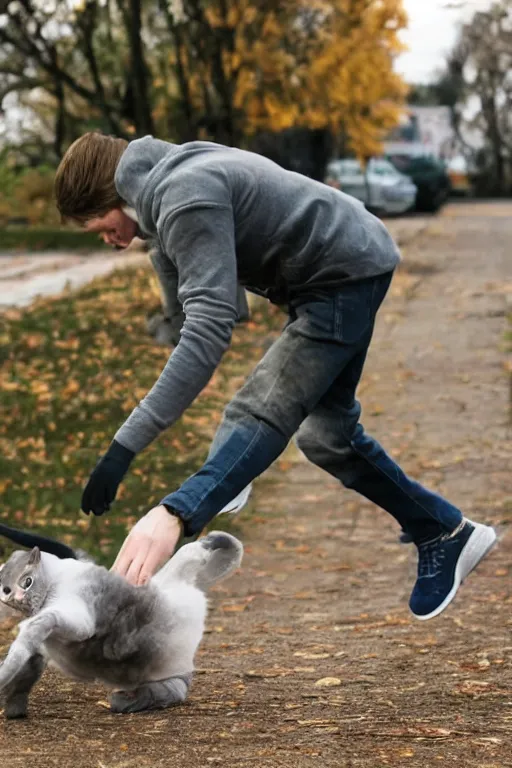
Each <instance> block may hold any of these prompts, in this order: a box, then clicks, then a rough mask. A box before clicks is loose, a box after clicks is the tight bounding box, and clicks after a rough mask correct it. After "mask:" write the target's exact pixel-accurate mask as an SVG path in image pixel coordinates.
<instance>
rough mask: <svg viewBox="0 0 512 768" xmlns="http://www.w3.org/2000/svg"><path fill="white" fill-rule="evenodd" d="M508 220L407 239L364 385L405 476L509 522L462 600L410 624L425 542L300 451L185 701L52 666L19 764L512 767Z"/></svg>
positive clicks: (259, 524) (292, 457)
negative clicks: (134, 694) (131, 702)
mask: <svg viewBox="0 0 512 768" xmlns="http://www.w3.org/2000/svg"><path fill="white" fill-rule="evenodd" d="M511 221H512V206H485V205H478V206H469V205H464V206H454V207H451V208H449V209H447V212H446V214H445V216H444V217H442V218H440V219H434V220H432V223H431V224H430V225H429V227H428V229H427V230H426V231H425V232H424V233H423V234H422V235H420V236H419V238H417V239H416V240H415V241H414V244H411V245H409V246H408V247H407V249H406V253H405V262H404V269H403V270H402V272H401V274H400V275H398V276H397V278H396V280H395V283H394V286H393V290H392V294H391V295H390V296H389V297H388V299H387V300H386V303H385V305H384V307H383V309H382V312H381V315H380V322H379V326H378V329H377V332H376V338H375V341H374V345H373V347H372V352H371V355H370V358H369V362H368V366H367V372H366V377H365V379H364V381H363V383H362V385H361V390H360V392H361V399H362V401H363V405H364V423H365V426H366V427H367V429H368V430H369V431H371V432H372V433H373V434H375V436H376V437H377V438H379V439H381V440H382V442H383V443H384V444H385V445H386V447H387V448H388V449H389V450H391V451H392V452H393V454H394V455H395V456H397V457H399V460H400V462H401V463H402V465H403V466H404V468H406V469H407V470H408V471H409V472H410V473H411V474H413V475H414V476H415V477H417V478H418V479H420V480H421V481H423V482H424V483H426V484H428V485H429V486H431V487H434V488H436V489H438V490H439V491H440V492H442V493H444V494H446V495H447V496H448V497H449V498H451V499H452V500H453V501H455V502H456V503H458V504H459V505H460V506H461V507H462V508H463V510H464V512H465V513H466V514H467V515H468V516H470V517H474V518H476V519H478V520H480V521H492V522H493V523H495V524H497V525H498V526H499V530H500V538H501V540H500V543H499V546H498V547H497V549H496V550H495V551H494V553H493V554H492V556H490V557H489V558H488V559H487V560H486V561H485V562H484V563H483V564H482V565H481V566H480V568H479V569H478V572H477V573H476V574H473V576H472V577H471V578H470V579H469V580H468V583H467V584H466V585H465V587H464V588H463V590H462V591H461V593H460V595H459V598H458V599H457V601H456V603H455V604H454V605H452V606H451V607H450V608H449V610H448V611H446V612H445V613H444V614H443V615H442V616H441V617H439V618H438V619H436V620H433V621H431V622H428V623H420V622H416V621H413V620H412V619H411V618H410V615H409V612H408V608H407V600H408V596H409V592H410V589H411V587H412V584H413V582H414V577H415V553H414V551H413V548H412V547H407V546H404V545H400V544H398V531H397V527H396V525H395V523H394V521H393V520H392V519H391V518H389V517H388V516H387V515H386V514H385V513H384V512H382V511H380V510H378V509H376V508H375V507H374V506H373V505H371V504H369V503H366V502H365V501H364V500H359V498H358V497H356V496H355V495H352V494H350V493H349V492H347V491H344V490H340V488H339V486H338V485H337V484H336V483H333V482H332V481H331V480H330V479H329V478H328V476H326V475H323V474H322V473H321V472H320V471H318V470H317V469H315V468H314V467H311V466H310V465H308V464H307V463H305V462H304V461H302V460H301V459H300V457H299V456H297V454H296V453H295V452H294V451H293V449H292V450H291V451H290V452H289V454H288V455H287V456H285V457H284V459H283V460H282V461H281V462H280V463H278V465H277V466H276V467H275V468H274V469H273V470H272V471H271V472H270V473H269V476H270V480H271V482H270V483H269V482H268V478H267V480H266V481H265V480H264V481H262V482H261V483H260V486H259V489H258V491H257V498H256V502H255V505H254V507H255V509H254V511H253V513H252V516H250V517H249V516H248V517H247V519H246V520H245V521H244V520H242V521H241V523H240V526H241V527H240V532H241V534H242V536H243V539H244V542H245V544H246V557H245V563H244V567H243V569H242V571H241V572H240V573H239V574H237V575H236V576H235V577H233V578H232V579H231V580H230V581H229V582H227V583H226V584H225V585H224V586H223V587H222V588H218V589H217V590H216V592H215V594H214V595H213V596H212V598H213V599H212V609H211V614H210V619H209V632H208V634H207V635H206V637H205V640H204V643H203V645H202V648H201V651H200V653H199V655H198V658H197V666H198V674H197V676H196V678H195V683H194V685H193V688H192V692H191V696H190V699H189V701H188V703H187V704H186V705H185V706H183V707H180V708H178V709H176V710H174V711H171V712H167V713H163V714H162V713H160V714H151V715H146V716H129V717H115V716H113V715H111V714H110V713H109V712H108V711H107V709H106V708H105V702H104V701H103V700H104V698H105V692H104V691H102V690H101V689H94V688H85V687H84V686H81V685H74V684H72V683H70V682H67V681H65V682H63V681H62V680H60V679H58V678H57V677H55V676H52V675H47V676H45V678H44V681H43V682H42V684H41V685H40V686H39V687H38V689H37V691H36V693H35V694H34V696H33V700H32V708H31V713H32V716H31V718H30V719H29V720H27V721H25V722H14V723H2V724H1V725H0V755H1V765H2V768H15V766H16V767H17V766H24V767H25V766H26V767H27V768H39V766H41V768H42V767H43V766H45V767H46V766H59V767H62V768H68V766H69V767H70V768H71V766H73V768H93V766H94V767H95V768H96V767H98V768H101V767H104V768H136V766H137V767H138V766H151V768H164V766H165V767H166V768H167V766H169V768H170V767H171V766H173V767H174V766H176V767H177V768H205V767H206V766H210V765H212V766H216V765H219V766H226V768H239V767H240V768H242V767H243V768H245V767H246V766H253V765H254V766H257V767H258V768H260V767H263V766H265V767H268V768H280V767H281V766H283V767H284V766H285V767H286V768H292V767H293V768H306V767H308V768H309V766H313V765H315V766H328V768H335V767H338V766H343V767H346V768H349V766H350V768H356V767H359V766H365V768H380V767H381V766H398V765H400V766H401V765H404V766H415V767H418V768H426V766H434V765H438V764H439V765H441V766H442V765H449V764H451V763H455V764H456V765H458V766H459V765H460V766H461V767H462V766H463V767H464V768H473V767H474V768H477V766H478V768H503V767H504V766H512V757H511V745H512V660H511V651H512V637H511V634H510V630H511V626H512V618H511V614H510V606H511V604H512V592H511V586H510V571H509V563H510V551H511V546H512V537H511V534H510V530H509V528H508V525H509V523H510V521H511V520H512V498H511V485H510V476H511V466H512V462H511V460H512V445H511V443H510V430H509V432H508V434H507V423H506V422H507V418H508V406H509V403H508V397H509V394H508V393H509V389H508V386H509V385H508V381H507V375H506V372H505V367H504V361H505V351H504V347H503V343H502V339H503V334H504V331H505V306H506V302H505V292H506V288H507V286H506V284H505V281H506V279H507V277H508V280H509V281H510V277H511V272H512V269H511V258H510V243H511V240H512V223H511ZM510 289H511V285H510V282H509V284H508V290H509V291H510ZM507 494H508V496H507ZM1 639H2V640H3V641H4V642H8V635H7V633H6V632H4V635H3V637H2V638H1Z"/></svg>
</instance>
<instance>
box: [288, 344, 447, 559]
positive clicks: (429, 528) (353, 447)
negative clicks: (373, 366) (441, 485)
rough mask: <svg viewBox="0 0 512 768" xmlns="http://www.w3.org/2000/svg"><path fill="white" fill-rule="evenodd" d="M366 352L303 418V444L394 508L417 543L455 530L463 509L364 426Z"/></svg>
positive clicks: (348, 482)
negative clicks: (359, 390) (420, 479)
mask: <svg viewBox="0 0 512 768" xmlns="http://www.w3.org/2000/svg"><path fill="white" fill-rule="evenodd" d="M365 357H366V353H365V352H361V353H360V354H358V355H356V357H354V358H353V360H352V361H351V362H350V364H349V365H348V366H347V367H346V369H345V370H344V371H343V372H342V374H341V375H340V376H339V378H338V379H337V380H336V381H335V382H334V384H333V385H332V387H331V388H330V389H329V391H328V392H327V393H326V394H325V395H324V397H323V398H322V399H321V400H320V402H319V403H318V405H317V407H316V408H315V409H314V411H313V412H312V413H311V414H310V415H309V416H308V417H307V419H306V420H305V421H304V422H303V423H302V425H301V427H300V429H299V431H298V434H297V438H296V439H297V445H298V447H299V448H300V450H301V451H302V452H303V453H304V455H305V456H306V457H307V458H308V459H309V460H310V461H311V462H312V463H313V464H316V465H317V466H319V467H321V468H322V469H325V471H326V472H329V474H331V475H333V476H334V477H336V478H337V479H338V480H340V481H341V483H342V484H343V485H344V486H345V487H346V488H350V489H352V490H354V491H357V492H358V493H360V494H361V495H362V496H365V497H366V498H367V499H369V500H370V501H373V502H374V503H375V504H377V505H378V506H379V507H382V509H385V510H386V511H387V512H389V513H390V514H391V515H393V517H394V518H395V520H397V522H398V523H399V524H400V526H401V527H402V529H403V531H404V532H405V533H406V534H408V536H410V538H411V539H412V540H413V541H414V542H416V543H417V544H419V543H422V542H424V541H429V540H431V539H433V538H435V537H436V536H439V535H440V534H442V533H451V532H452V531H453V530H455V528H457V526H458V525H460V523H461V522H462V513H461V512H460V510H458V509H457V508H456V507H454V506H453V505H452V504H450V503H449V502H448V501H446V500H445V499H443V498H442V497H441V496H438V495H437V494H435V493H433V492H432V491H428V490H427V489H426V488H424V487H423V486H421V485H420V484H419V483H416V482H415V481H414V480H411V479H410V478H409V477H407V475H406V474H405V473H404V472H403V470H402V469H400V467H399V466H398V464H396V462H395V461H393V459H392V458H391V457H390V456H389V455H388V454H387V453H386V452H385V451H384V449H383V448H382V447H381V446H380V445H379V443H378V442H377V441H376V440H374V439H373V438H372V437H370V436H369V435H368V434H366V432H365V431H364V428H363V426H362V424H361V423H360V422H359V417H360V414H361V406H360V404H359V402H358V401H357V400H356V398H355V390H356V387H357V384H358V382H359V378H360V376H361V372H362V369H363V365H364V360H365Z"/></svg>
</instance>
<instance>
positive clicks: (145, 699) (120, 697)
mask: <svg viewBox="0 0 512 768" xmlns="http://www.w3.org/2000/svg"><path fill="white" fill-rule="evenodd" d="M191 682H192V675H179V676H176V677H170V678H169V679H168V680H158V681H157V682H153V683H145V684H144V685H140V686H139V687H138V688H135V690H133V691H116V692H115V693H113V694H112V696H111V697H110V709H111V711H112V712H116V713H119V714H130V713H133V712H144V711H150V710H153V709H166V708H167V707H172V706H175V705H176V704H181V703H182V702H184V701H185V699H186V698H187V693H188V689H189V686H190V683H191Z"/></svg>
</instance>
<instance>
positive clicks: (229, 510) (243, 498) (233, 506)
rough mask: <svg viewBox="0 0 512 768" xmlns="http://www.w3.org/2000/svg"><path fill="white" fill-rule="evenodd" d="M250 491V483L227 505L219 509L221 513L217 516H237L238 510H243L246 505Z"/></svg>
mask: <svg viewBox="0 0 512 768" xmlns="http://www.w3.org/2000/svg"><path fill="white" fill-rule="evenodd" d="M251 491H252V483H249V485H248V486H246V487H245V488H244V489H243V491H240V493H239V494H238V496H235V498H234V499H232V500H231V501H230V502H229V504H226V506H225V507H224V508H223V509H221V511H220V512H218V513H217V515H236V514H238V512H240V510H241V509H243V508H244V507H245V505H246V504H247V502H248V501H249V496H250V495H251ZM217 515H216V516H217Z"/></svg>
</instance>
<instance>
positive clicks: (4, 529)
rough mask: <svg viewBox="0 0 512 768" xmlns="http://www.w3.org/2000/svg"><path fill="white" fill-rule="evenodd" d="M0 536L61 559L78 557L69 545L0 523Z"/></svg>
mask: <svg viewBox="0 0 512 768" xmlns="http://www.w3.org/2000/svg"><path fill="white" fill-rule="evenodd" d="M0 536H4V537H5V538H6V539H8V540H9V541H12V542H13V544H19V545H20V546H21V547H28V548H29V549H33V548H34V547H39V549H40V550H41V552H48V553H49V554H50V555H55V556H56V557H58V558H60V559H61V560H66V559H69V558H72V559H73V560H78V559H80V556H79V554H78V553H77V552H75V551H74V550H73V549H71V547H68V546H67V545H66V544H61V542H60V541H56V540H55V539H50V538H48V537H47V536H40V535H39V534H38V533H28V532H27V531H20V530H18V529H17V528H11V527H10V526H8V525H3V523H0Z"/></svg>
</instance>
